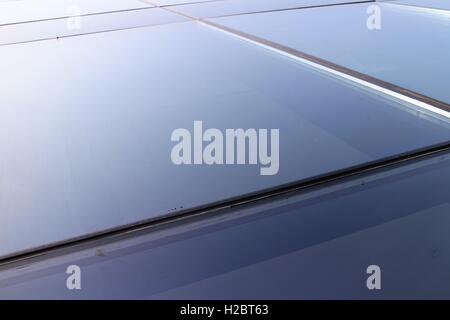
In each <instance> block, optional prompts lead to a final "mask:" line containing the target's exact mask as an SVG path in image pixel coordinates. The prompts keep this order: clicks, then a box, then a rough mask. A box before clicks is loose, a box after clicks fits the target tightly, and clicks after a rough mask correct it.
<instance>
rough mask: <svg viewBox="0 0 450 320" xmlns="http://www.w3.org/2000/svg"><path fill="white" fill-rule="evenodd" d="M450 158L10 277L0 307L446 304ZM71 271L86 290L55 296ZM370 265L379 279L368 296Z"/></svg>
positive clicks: (3, 278)
mask: <svg viewBox="0 0 450 320" xmlns="http://www.w3.org/2000/svg"><path fill="white" fill-rule="evenodd" d="M449 159H450V157H449V155H448V154H447V155H444V156H439V157H435V158H431V159H427V160H422V161H420V162H416V163H414V164H410V165H406V166H403V167H398V168H396V169H390V170H388V171H378V172H377V173H375V174H371V175H366V176H364V177H359V178H358V179H354V180H343V181H342V182H341V183H339V184H335V185H329V186H326V187H324V188H322V189H319V190H315V191H311V192H308V193H304V194H298V195H295V194H291V195H290V196H289V199H286V197H285V198H284V199H278V200H275V201H273V200H272V201H267V202H260V203H259V204H257V205H252V206H244V207H242V208H241V209H236V208H235V209H230V210H225V211H224V212H223V215H219V216H216V217H212V218H208V219H200V218H198V219H197V220H194V221H192V222H189V221H184V222H183V223H182V224H180V225H177V224H175V225H174V226H172V227H168V228H167V229H162V230H161V229H159V230H156V231H154V232H153V233H149V234H147V235H145V234H141V236H135V237H134V238H128V239H125V240H123V241H119V242H112V243H109V244H105V243H103V244H102V245H98V246H96V245H94V246H93V247H91V248H90V249H85V250H81V249H80V248H78V250H77V251H78V252H76V253H73V254H68V255H63V256H61V257H57V258H54V259H51V258H46V259H45V260H44V262H43V263H42V262H41V263H36V264H30V262H27V264H28V265H27V266H28V268H27V269H23V268H20V269H19V268H18V266H19V265H20V263H19V264H18V265H14V266H9V268H10V270H9V271H3V272H1V271H0V298H2V299H4V298H39V299H43V298H59V299H61V298H67V299H73V298H103V299H105V298H150V299H155V298H159V299H161V298H164V299H167V298H170V299H174V298H176V299H300V298H302V299H305V298H307V299H311V298H316V299H317V298H319V299H345V298H353V299H377V298H378V299H380V298H384V299H393V298H395V299H424V298H426V299H432V298H439V299H448V298H450V289H449V287H448V282H447V281H443V279H448V277H449V270H450V261H449V259H448V255H447V254H446V253H447V252H448V251H449V244H450V234H449V233H448V225H449V224H450V190H449V189H448V180H449V178H450V160H449ZM71 264H76V265H78V266H80V267H81V269H82V272H83V279H84V280H83V290H74V291H69V290H67V289H66V288H65V286H64V285H63V284H64V283H65V282H66V277H67V275H66V273H65V270H66V267H67V266H68V265H71ZM370 265H377V266H379V267H380V268H381V272H382V279H383V280H382V290H379V291H377V292H376V294H374V291H370V290H367V288H366V280H367V273H366V270H367V267H368V266H370ZM13 267H14V268H13ZM16 268H17V269H16ZM16 270H17V271H16ZM27 270H28V271H27ZM412 279H414V281H412ZM42 288H45V289H46V290H42ZM75 291H76V292H75Z"/></svg>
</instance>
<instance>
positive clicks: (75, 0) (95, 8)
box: [0, 0, 151, 25]
mask: <svg viewBox="0 0 450 320" xmlns="http://www.w3.org/2000/svg"><path fill="white" fill-rule="evenodd" d="M146 7H151V5H149V4H147V3H145V2H143V1H139V0H95V1H92V0H20V1H6V2H0V25H2V24H10V23H19V22H26V21H35V20H43V19H52V18H61V17H67V16H72V15H85V14H93V13H100V12H111V11H119V10H126V9H136V8H146Z"/></svg>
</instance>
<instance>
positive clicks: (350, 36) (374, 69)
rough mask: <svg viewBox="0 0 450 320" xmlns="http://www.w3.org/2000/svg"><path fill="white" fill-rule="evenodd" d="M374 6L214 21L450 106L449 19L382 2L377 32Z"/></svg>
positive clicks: (379, 4) (363, 5) (247, 16)
mask: <svg viewBox="0 0 450 320" xmlns="http://www.w3.org/2000/svg"><path fill="white" fill-rule="evenodd" d="M370 5H372V6H373V4H353V5H346V6H334V7H326V8H314V9H302V10H292V11H282V12H270V13H261V14H254V15H243V16H235V17H225V18H219V19H213V21H214V22H217V23H220V24H223V25H225V26H228V27H231V28H235V29H238V30H241V31H244V32H247V33H250V34H253V35H256V36H259V37H261V38H265V39H268V40H271V41H273V42H276V43H280V44H283V45H285V46H288V47H291V48H294V49H297V50H300V51H302V52H305V53H309V54H311V55H313V56H317V57H320V58H323V59H325V60H328V61H331V62H334V63H336V64H339V65H342V66H345V67H348V68H351V69H353V70H356V71H359V72H362V73H365V74H368V75H371V76H373V77H376V78H379V79H381V80H384V81H387V82H390V83H393V84H396V85H398V86H401V87H404V88H406V89H409V90H412V91H415V92H418V93H421V94H423V95H426V96H430V97H432V98H435V99H438V100H441V101H444V102H446V103H450V90H448V88H449V86H450V77H449V76H448V75H449V74H450V59H449V58H448V57H449V56H450V37H449V36H448V23H449V20H448V16H446V15H442V14H436V13H431V12H429V11H421V10H411V9H408V7H407V6H393V5H389V4H386V3H378V4H377V6H378V7H379V8H380V11H379V13H380V15H379V17H381V18H380V20H379V22H380V24H379V27H380V29H373V27H374V26H376V22H374V20H373V19H374V18H376V17H375V16H373V14H368V13H367V11H368V8H369V12H376V11H373V10H376V9H373V7H372V8H371V9H370V7H369V6H370ZM371 10H372V11H371ZM374 23H375V24H374ZM368 25H369V26H370V28H368ZM430 48H439V50H430Z"/></svg>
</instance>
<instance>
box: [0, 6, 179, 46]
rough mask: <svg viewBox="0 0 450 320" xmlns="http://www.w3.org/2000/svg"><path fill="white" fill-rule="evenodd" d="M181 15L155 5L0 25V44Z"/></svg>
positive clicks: (162, 20)
mask: <svg viewBox="0 0 450 320" xmlns="http://www.w3.org/2000/svg"><path fill="white" fill-rule="evenodd" d="M186 20H187V19H186V18H184V17H183V16H181V15H178V14H174V13H171V12H169V11H166V10H163V9H159V8H144V9H140V10H133V11H122V12H114V13H107V14H96V15H89V16H84V17H81V18H80V19H79V20H71V18H63V19H54V20H46V21H37V22H31V23H20V24H12V25H6V26H0V44H11V43H19V42H25V41H36V40H42V39H51V38H57V37H63V36H73V35H80V34H86V33H93V32H103V31H109V30H118V29H124V28H135V27H142V26H151V25H158V24H165V23H174V22H181V21H186Z"/></svg>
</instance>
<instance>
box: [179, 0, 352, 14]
mask: <svg viewBox="0 0 450 320" xmlns="http://www.w3.org/2000/svg"><path fill="white" fill-rule="evenodd" d="M343 2H346V3H349V2H359V1H358V0H349V1H346V0H341V1H340V0H245V1H242V0H226V1H213V2H207V3H197V4H189V5H183V6H179V7H176V8H173V10H176V11H179V12H182V13H185V14H189V15H190V16H194V17H201V18H207V17H219V16H226V15H233V14H244V13H251V12H259V11H270V10H283V9H293V8H305V7H312V6H326V5H333V4H339V3H343Z"/></svg>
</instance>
